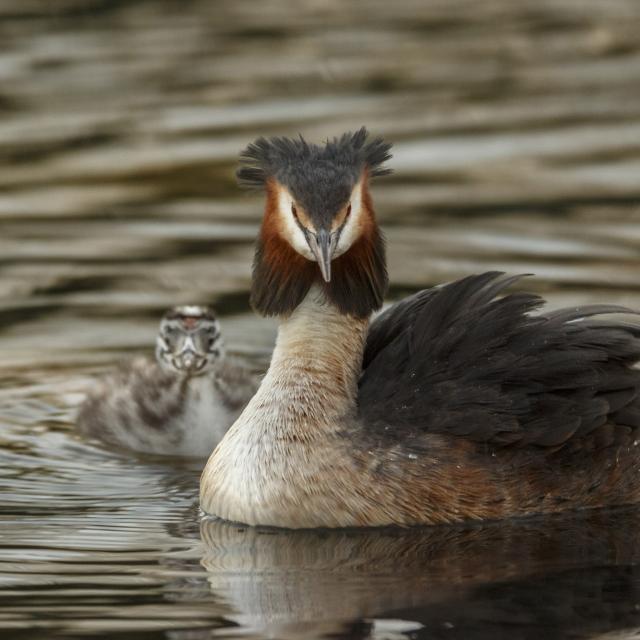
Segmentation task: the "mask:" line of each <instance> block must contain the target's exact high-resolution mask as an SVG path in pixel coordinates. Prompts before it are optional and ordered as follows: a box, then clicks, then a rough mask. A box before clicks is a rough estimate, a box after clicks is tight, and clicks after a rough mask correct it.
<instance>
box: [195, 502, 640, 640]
mask: <svg viewBox="0 0 640 640" xmlns="http://www.w3.org/2000/svg"><path fill="white" fill-rule="evenodd" d="M639 523H640V515H639V514H638V512H637V510H634V511H629V510H620V511H614V512H609V513H596V514H593V513H592V514H581V515H572V516H570V517H567V516H563V517H554V518H546V519H544V520H532V521H529V522H520V523H500V524H492V525H486V526H478V527H473V528H467V529H464V528H451V527H432V528H426V529H424V528H423V529H409V530H396V529H390V530H382V531H366V530H365V531H357V530H354V531H343V532H332V531H311V532H285V531H276V530H255V529H251V528H247V527H239V526H237V525H236V526H234V525H230V524H227V523H223V522H220V521H216V520H212V519H207V520H204V521H203V522H202V525H201V536H202V541H203V543H204V545H205V555H204V557H203V560H202V564H203V565H204V567H205V568H206V569H207V571H208V580H209V584H210V585H211V589H212V590H213V591H214V592H215V593H219V594H223V595H224V598H225V600H226V602H227V604H229V606H230V607H231V611H232V612H233V613H231V614H229V616H228V617H229V618H230V619H232V620H234V621H235V622H237V623H238V624H240V625H241V626H242V627H243V628H245V629H247V630H255V631H256V632H258V633H261V634H265V635H267V636H268V637H277V638H317V637H322V636H325V635H329V634H344V633H345V632H346V630H347V629H351V630H352V633H354V632H353V629H360V630H361V631H366V633H364V632H363V633H362V635H357V634H355V633H354V636H353V637H370V634H371V633H372V630H373V629H374V628H375V622H374V620H375V619H376V618H378V616H381V615H383V616H384V617H385V618H387V619H393V620H403V621H404V622H405V623H406V618H407V617H408V618H409V620H410V621H411V622H413V623H414V625H413V628H412V630H417V629H422V631H421V632H420V634H419V635H420V637H425V638H426V637H429V638H431V637H434V635H435V637H440V634H444V633H447V632H451V630H455V631H454V634H457V635H456V636H455V637H463V638H495V637H496V634H499V633H500V630H501V629H504V628H505V627H507V626H509V627H511V628H512V629H513V631H514V633H515V637H521V636H520V635H518V634H519V633H524V634H526V635H525V636H522V637H540V635H541V634H542V633H543V632H545V633H546V630H547V629H549V628H551V629H552V630H553V633H552V637H566V635H568V634H576V635H578V636H580V635H586V634H588V633H593V632H595V631H603V630H607V629H609V628H616V627H624V626H626V625H630V624H640V610H639V609H638V608H637V607H635V606H632V607H625V605H624V604H622V603H623V602H624V601H625V600H627V601H629V602H633V603H634V605H635V603H636V602H637V601H638V598H640V582H639V579H640V568H638V567H635V564H636V563H637V562H638V560H640V540H639V539H638V536H637V533H636V532H637V526H638V524H639ZM328 612H330V615H327V614H328ZM363 623H364V625H363ZM409 628H411V626H410V625H409ZM555 634H557V635H555ZM450 635H452V634H450Z"/></svg>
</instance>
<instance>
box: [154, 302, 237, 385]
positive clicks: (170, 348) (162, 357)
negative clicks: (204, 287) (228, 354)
mask: <svg viewBox="0 0 640 640" xmlns="http://www.w3.org/2000/svg"><path fill="white" fill-rule="evenodd" d="M223 356H224V344H223V342H222V337H221V335H220V325H219V324H218V320H217V319H216V317H215V315H214V313H213V311H212V310H211V309H210V308H208V307H199V306H182V307H173V309H170V310H169V311H167V313H165V314H164V316H163V318H162V320H161V321H160V331H159V333H158V337H157V338H156V359H157V361H158V364H160V366H161V367H162V368H163V369H164V370H165V371H171V372H177V373H180V374H185V375H203V374H205V373H209V372H210V371H213V370H214V369H216V367H217V366H218V364H219V363H220V361H221V359H222V357H223Z"/></svg>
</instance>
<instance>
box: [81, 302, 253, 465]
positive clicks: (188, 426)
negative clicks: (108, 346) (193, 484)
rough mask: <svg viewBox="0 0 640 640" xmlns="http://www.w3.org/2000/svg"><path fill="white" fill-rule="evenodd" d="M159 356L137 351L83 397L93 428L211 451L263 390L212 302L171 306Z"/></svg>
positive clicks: (84, 416)
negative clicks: (236, 352) (233, 348)
mask: <svg viewBox="0 0 640 640" xmlns="http://www.w3.org/2000/svg"><path fill="white" fill-rule="evenodd" d="M155 353H156V361H155V362H154V361H152V360H150V359H148V358H136V359H134V360H133V361H132V362H131V363H129V364H127V365H125V366H124V367H122V368H121V369H120V370H119V371H117V372H116V373H115V374H113V375H110V376H108V377H106V378H105V379H104V380H102V381H101V382H100V383H99V385H98V386H97V388H96V389H94V390H93V391H92V392H91V393H90V394H89V396H88V398H87V399H86V401H85V402H84V403H83V405H82V406H81V408H80V411H79V414H78V420H77V423H78V427H79V429H80V431H81V433H83V434H84V435H86V436H89V437H93V438H98V439H100V440H103V441H106V442H108V443H110V444H113V445H116V446H120V447H124V448H127V449H131V450H134V451H138V452H142V453H153V454H157V455H171V456H194V457H205V456H206V455H208V453H209V452H210V451H211V448H213V447H214V446H215V445H216V444H217V443H218V442H219V441H220V439H221V438H222V436H223V435H224V433H225V432H226V431H227V429H228V428H229V426H230V425H231V424H232V423H233V421H234V420H235V419H236V418H237V417H238V415H239V414H240V412H241V411H242V409H243V408H244V406H245V405H246V403H247V402H248V400H249V398H251V396H252V395H253V394H254V393H255V391H256V389H257V386H258V382H257V379H256V378H255V377H254V376H253V375H252V374H251V373H250V372H249V371H248V370H247V369H246V368H245V367H243V366H242V365H240V364H239V363H237V362H235V361H234V360H233V359H231V358H230V357H228V356H227V355H226V353H225V348H224V343H223V340H222V336H221V334H220V326H219V323H218V320H217V319H216V317H215V315H214V313H213V311H212V310H211V309H209V308H207V307H199V306H182V307H174V308H173V309H171V310H170V311H168V312H167V313H166V314H165V315H164V317H163V318H162V321H161V322H160V331H159V333H158V336H157V338H156V351H155Z"/></svg>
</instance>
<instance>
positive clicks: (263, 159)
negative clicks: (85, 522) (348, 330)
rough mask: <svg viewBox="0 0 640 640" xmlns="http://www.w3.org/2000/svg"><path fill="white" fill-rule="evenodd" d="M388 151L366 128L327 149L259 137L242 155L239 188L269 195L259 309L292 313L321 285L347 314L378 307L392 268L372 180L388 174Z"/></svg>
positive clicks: (259, 249)
mask: <svg viewBox="0 0 640 640" xmlns="http://www.w3.org/2000/svg"><path fill="white" fill-rule="evenodd" d="M390 148H391V145H389V144H387V143H385V142H384V141H383V140H382V139H380V138H375V139H373V140H368V139H367V132H366V129H364V128H362V129H360V130H359V131H357V132H356V133H353V134H351V133H347V134H344V135H343V136H341V137H340V138H335V139H333V140H329V141H327V143H326V144H325V145H323V146H319V145H315V144H310V143H308V142H306V141H305V140H304V139H303V138H299V139H297V140H291V139H288V138H271V139H265V138H259V139H258V140H256V141H255V142H254V143H253V144H250V145H249V146H248V147H247V148H246V149H245V150H244V152H243V153H242V155H241V162H242V164H243V166H242V167H241V168H240V169H239V170H238V174H237V175H238V179H239V182H240V184H241V185H243V186H245V187H249V188H262V189H265V190H266V194H267V203H266V208H265V216H264V221H263V224H262V228H261V232H260V236H259V238H258V243H257V246H256V254H255V259H254V266H253V284H252V292H251V300H252V304H253V306H254V307H255V309H256V310H257V311H259V312H260V313H262V314H264V315H283V314H287V313H290V312H291V311H293V309H295V308H296V307H297V306H298V305H299V304H300V303H301V302H302V300H303V299H304V298H305V296H306V295H307V294H308V292H309V290H310V288H311V287H312V285H313V284H315V283H318V284H319V285H320V286H321V287H322V289H323V291H324V293H325V295H326V296H327V298H328V299H329V300H330V301H331V302H332V303H333V304H335V305H336V306H337V307H338V309H340V311H341V312H343V313H347V314H350V315H354V316H356V317H360V318H364V317H368V316H369V314H370V313H371V312H372V311H373V310H375V309H378V308H380V306H381V305H382V299H383V296H384V293H385V291H386V287H387V270H386V264H385V250H384V240H383V237H382V234H381V233H380V231H379V229H378V226H377V224H376V222H375V217H374V212H373V206H372V203H371V196H370V194H369V187H368V183H369V180H370V179H371V178H375V177H377V176H382V175H386V174H388V173H390V170H389V169H388V168H386V167H385V166H384V162H385V161H386V160H388V159H389V158H390V157H391V156H390V153H389V150H390Z"/></svg>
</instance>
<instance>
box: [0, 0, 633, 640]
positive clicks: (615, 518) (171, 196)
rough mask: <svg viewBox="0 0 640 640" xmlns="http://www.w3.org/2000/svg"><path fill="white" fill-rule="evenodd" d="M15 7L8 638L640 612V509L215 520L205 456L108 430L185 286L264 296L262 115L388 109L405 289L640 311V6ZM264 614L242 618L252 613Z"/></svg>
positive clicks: (259, 326)
mask: <svg viewBox="0 0 640 640" xmlns="http://www.w3.org/2000/svg"><path fill="white" fill-rule="evenodd" d="M50 4H51V7H49V5H48V4H47V3H42V2H40V1H39V0H22V1H21V2H20V3H12V2H2V0H0V34H1V35H2V51H1V53H0V79H1V80H2V82H0V115H1V116H2V117H0V162H1V163H2V171H1V172H0V354H1V357H0V594H1V595H2V600H1V601H0V629H2V630H3V632H4V631H6V632H7V633H6V634H3V637H5V635H7V634H8V637H11V636H13V637H19V638H43V637H46V638H56V637H60V638H61V637H76V638H77V637H87V636H90V637H99V636H101V637H105V638H113V637H119V636H120V637H127V638H145V639H146V638H151V637H164V638H175V639H187V638H209V637H219V636H221V635H222V636H224V635H238V634H240V635H246V636H251V637H265V636H266V635H268V634H271V635H272V636H273V637H292V638H296V637H308V638H312V637H314V638H315V637H320V636H326V635H333V637H336V636H337V637H350V638H370V637H375V638H406V637H415V638H440V637H442V638H444V637H449V638H452V637H455V638H475V637H478V638H495V637H509V638H539V637H541V636H543V635H544V636H548V637H551V638H555V637H557V638H560V637H567V636H569V637H595V636H596V635H598V634H604V633H605V632H607V631H609V630H611V631H612V632H617V631H618V630H620V634H618V635H617V636H616V637H630V636H631V634H632V632H633V631H632V630H633V629H637V628H640V621H639V620H638V619H637V617H638V606H639V603H640V598H639V597H638V593H637V589H638V584H639V583H638V575H637V569H636V562H637V560H636V557H637V551H638V550H637V548H636V546H637V543H636V540H635V538H636V536H635V535H634V533H635V532H636V531H637V529H638V526H637V522H636V521H637V518H638V516H637V514H635V513H633V512H617V513H615V514H609V515H604V514H600V515H593V516H589V517H587V516H580V517H577V518H568V519H566V520H553V521H537V522H535V523H529V524H522V525H511V524H509V525H507V524H501V525H495V526H492V527H488V528H482V529H473V530H469V531H464V530H447V529H437V530H431V531H422V532H418V531H409V532H377V533H376V532H360V533H353V532H351V533H333V534H328V533H318V532H316V533H305V534H284V533H273V532H256V531H252V530H246V529H245V530H241V529H238V528H237V527H232V526H230V525H223V524H221V523H217V522H214V521H205V522H204V523H203V524H202V528H200V523H199V517H198V511H197V484H198V474H199V468H198V465H197V464H193V463H188V462H180V461H175V462H173V463H171V462H169V463H167V462H166V461H159V460H157V459H153V458H141V457H132V456H129V455H125V454H122V453H118V452H113V451H108V450H106V449H104V448H102V447H101V446H99V445H96V444H94V443H90V442H83V441H82V440H80V439H79V438H78V437H77V436H76V435H75V434H74V430H73V414H74V411H75V407H76V406H77V404H78V403H79V402H80V401H81V400H82V398H83V395H84V393H85V391H86V390H87V388H88V387H89V386H90V385H91V384H92V382H93V380H94V377H95V376H96V375H99V374H101V373H103V372H104V371H106V370H107V369H109V368H110V367H112V366H113V365H114V364H115V363H116V362H117V361H118V360H119V359H121V358H122V357H127V356H129V355H131V354H132V353H137V352H140V351H144V350H149V349H150V348H151V346H152V344H153V339H154V336H155V332H156V327H157V321H158V318H159V316H160V315H161V314H162V312H163V311H164V310H165V309H166V308H167V307H169V306H172V305H174V304H184V303H189V302H197V303H209V304H213V305H214V306H215V307H217V309H218V311H219V313H220V315H221V318H222V323H223V331H224V334H225V337H226V339H227V341H228V343H229V346H230V348H231V351H234V352H235V353H237V354H238V355H240V356H241V357H244V358H246V359H248V360H249V361H250V362H251V363H252V364H253V365H254V366H255V367H256V368H258V369H259V368H262V367H264V366H265V364H266V362H267V359H268V356H269V352H270V349H271V345H272V343H273V338H274V335H275V326H274V324H273V322H271V321H269V320H262V319H257V318H255V317H254V316H253V315H252V314H251V312H250V311H249V309H248V302H247V299H248V294H247V292H248V283H249V273H250V263H251V253H252V249H251V241H252V238H253V237H254V235H255V233H256V230H257V226H258V224H259V219H260V213H261V201H260V197H259V196H256V195H247V194H242V193H239V192H238V190H237V189H236V188H235V186H234V181H233V168H234V162H235V156H236V154H237V152H238V151H239V150H240V149H241V148H242V147H243V146H244V145H245V144H246V142H247V141H249V140H251V139H252V138H253V137H255V136H256V135H259V134H271V133H286V134H295V133H297V132H298V131H302V132H304V133H305V134H306V135H308V136H309V137H311V138H314V139H321V138H322V137H325V136H327V135H334V134H336V133H339V132H341V131H343V130H346V129H353V128H355V127H359V126H360V125H361V124H363V123H366V124H367V125H368V126H369V127H370V128H371V129H372V130H373V131H375V132H379V133H381V134H384V135H385V136H387V137H388V138H389V139H390V140H392V141H394V142H395V143H396V147H395V158H394V161H393V165H394V168H395V169H396V173H395V175H393V176H391V177H390V178H388V179H385V181H384V182H383V181H381V182H380V183H379V184H378V185H377V186H376V187H375V189H374V196H375V200H376V204H377V210H378V215H379V218H380V220H381V221H382V223H383V224H384V227H385V232H386V236H387V240H388V247H389V259H390V265H389V266H390V273H391V285H392V286H391V292H390V297H391V298H393V297H397V296H400V295H402V294H404V293H408V292H411V291H413V290H415V289H417V288H420V287H424V286H429V285H431V284H433V283H436V282H441V281H444V280H448V279H452V278H454V277H457V276H460V275H463V274H467V273H469V272H477V271H480V270H485V269H488V268H497V269H503V270H506V271H511V272H527V273H531V272H533V273H536V274H537V276H538V277H537V279H536V280H533V281H531V282H530V286H531V287H533V288H534V289H536V290H538V291H541V292H542V293H544V294H545V295H546V296H547V297H548V298H549V300H550V303H551V304H552V305H553V306H558V305H573V304H578V303H585V302H593V301H603V300H607V301H609V302H614V303H620V304H626V305H627V306H632V307H638V308H640V277H639V274H640V213H639V210H640V208H639V204H640V182H639V181H638V170H639V169H640V144H639V143H638V140H639V137H638V133H639V131H640V129H639V127H640V89H639V87H640V45H639V43H638V39H637V28H636V26H635V25H636V24H637V20H638V17H640V15H639V14H640V6H639V5H638V3H637V2H636V1H635V0H612V1H610V2H606V3H603V2H599V1H597V0H583V1H582V2H579V3H574V2H564V1H562V2H561V1H560V0H557V1H554V0H551V1H550V2H545V3H543V4H535V3H512V2H509V1H508V0H485V1H484V2H482V3H478V2H475V1H473V0H460V1H459V2H456V3H450V2H444V1H440V0H430V1H429V2H422V1H420V2H419V1H418V0H402V2H395V3H390V2H385V1H383V0H367V2H364V0H362V1H360V0H358V1H356V2H352V3H348V4H344V3H336V2H331V1H330V2H322V3H318V2H315V1H314V0H302V1H301V2H297V3H283V2H280V1H279V0H267V2H266V3H265V2H263V3H261V5H260V10H259V11H256V7H255V6H254V5H253V4H252V3H246V2H238V3H227V2H225V3H223V2H219V1H217V0H216V1H213V2H211V1H209V0H207V1H206V2H205V0H185V1H184V2H180V3H175V2H172V1H171V0H160V1H158V2H153V3H150V2H146V1H144V0H132V1H131V2H127V3H122V2H116V1H115V0H86V1H83V2H80V1H78V0H58V1H57V2H56V3H50ZM238 625H239V628H238Z"/></svg>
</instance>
